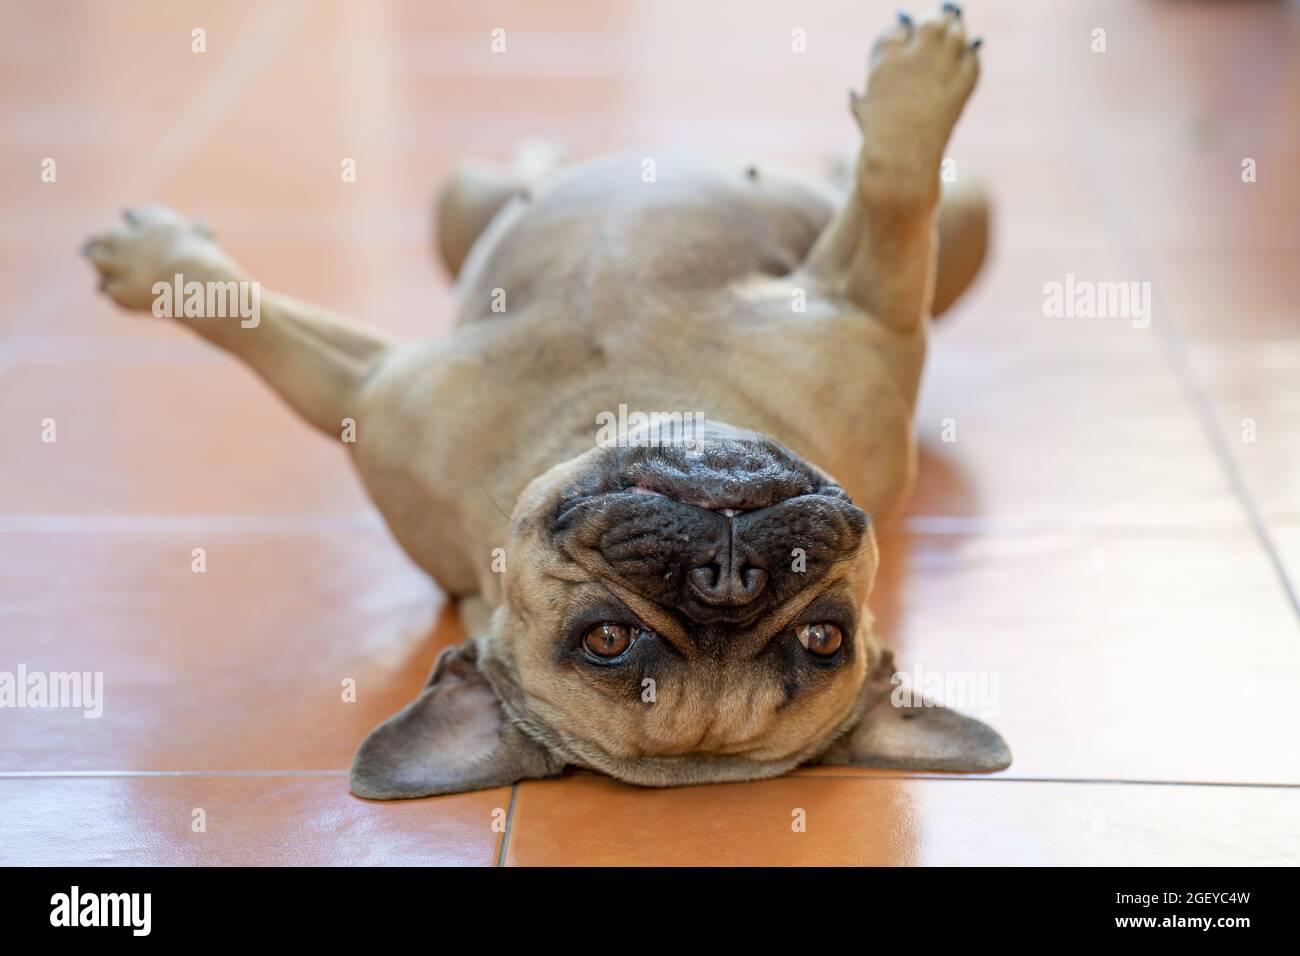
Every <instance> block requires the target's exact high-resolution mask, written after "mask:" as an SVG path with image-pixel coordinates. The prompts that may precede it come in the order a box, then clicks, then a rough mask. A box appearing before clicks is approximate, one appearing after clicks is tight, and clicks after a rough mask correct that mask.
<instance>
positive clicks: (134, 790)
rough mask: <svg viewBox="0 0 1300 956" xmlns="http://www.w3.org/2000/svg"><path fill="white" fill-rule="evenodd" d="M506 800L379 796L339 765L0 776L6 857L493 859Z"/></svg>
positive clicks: (363, 862)
mask: <svg viewBox="0 0 1300 956" xmlns="http://www.w3.org/2000/svg"><path fill="white" fill-rule="evenodd" d="M509 805H510V789H509V788H508V787H507V788H505V789H501V790H484V791H480V792H478V793H464V794H455V795H453V796H447V797H439V798H437V799H436V800H410V801H396V802H393V803H386V804H383V805H382V806H380V805H376V804H374V803H370V802H368V801H365V800H361V799H358V798H357V797H354V796H352V795H351V794H350V793H349V792H348V789H347V777H346V775H344V774H334V775H330V776H318V777H301V776H300V777H275V776H268V777H113V778H89V777H57V778H50V777H27V778H13V777H9V778H4V777H0V865H3V866H15V865H24V866H54V865H58V866H397V865H403V866H491V865H493V864H494V863H495V862H496V859H497V856H498V846H499V844H500V840H501V832H502V831H503V829H504V822H503V821H504V820H505V817H506V812H507V811H508V808H509ZM198 810H201V811H202V814H201V815H196V813H195V811H198ZM200 821H201V824H202V826H203V827H204V829H203V831H202V832H196V831H195V829H194V828H195V827H196V826H198V825H199V823H200Z"/></svg>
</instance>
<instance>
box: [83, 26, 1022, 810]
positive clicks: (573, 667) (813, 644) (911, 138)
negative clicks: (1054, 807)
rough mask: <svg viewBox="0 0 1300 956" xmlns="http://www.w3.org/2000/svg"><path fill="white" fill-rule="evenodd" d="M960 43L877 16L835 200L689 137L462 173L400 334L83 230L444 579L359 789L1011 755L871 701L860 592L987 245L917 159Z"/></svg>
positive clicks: (133, 303)
mask: <svg viewBox="0 0 1300 956" xmlns="http://www.w3.org/2000/svg"><path fill="white" fill-rule="evenodd" d="M978 48H979V41H978V40H976V41H974V42H972V41H970V40H969V39H968V37H967V33H966V28H965V23H964V20H963V17H962V15H961V11H960V9H958V8H957V7H956V6H954V5H951V4H947V5H945V6H944V7H943V8H942V9H941V10H940V11H939V12H938V13H936V14H935V15H933V16H931V17H929V18H926V19H924V20H921V21H913V20H912V19H911V18H910V17H909V16H907V15H906V14H900V15H899V18H898V21H897V22H896V23H894V24H893V25H892V26H891V27H890V28H889V29H888V30H887V31H886V32H885V33H884V34H883V35H882V36H881V37H880V38H879V39H878V41H877V42H876V44H875V46H874V49H873V51H872V54H871V57H870V66H869V70H868V77H867V82H866V89H865V92H864V93H863V94H861V95H859V94H857V93H851V94H850V107H851V112H852V114H853V116H854V117H855V118H856V120H857V122H858V125H859V126H860V128H861V130H862V133H863V141H862V145H861V148H860V151H859V154H858V157H857V162H856V166H855V168H854V169H853V172H852V176H851V182H850V183H849V184H848V189H847V195H843V194H841V193H839V192H837V191H836V190H835V189H834V188H832V187H831V186H830V185H829V184H823V183H819V182H816V181H814V180H813V179H811V178H807V177H803V176H800V175H796V174H794V173H791V172H787V171H783V170H781V169H778V168H777V167H776V166H774V165H772V164H769V163H760V162H752V161H736V160H728V159H712V158H706V157H701V156H696V155H691V154H671V155H661V156H657V157H653V158H650V159H645V158H638V157H614V158H608V159H600V160H596V161H592V162H586V163H583V164H580V165H576V166H569V167H563V166H560V165H559V164H557V163H553V162H552V163H548V162H537V161H528V162H520V163H517V164H516V165H515V166H514V167H510V168H506V167H495V166H491V165H488V164H484V163H470V164H466V165H465V166H464V167H463V168H462V170H461V171H460V172H459V173H458V175H457V176H456V177H455V178H454V179H453V181H452V182H451V183H450V184H448V186H447V187H446V188H445V189H444V190H443V191H442V193H441V196H440V199H439V202H438V205H437V220H438V226H439V243H440V250H441V253H442V257H443V259H444V261H445V263H446V265H447V267H448V269H449V270H450V271H451V272H452V274H453V275H455V276H456V277H457V283H458V291H459V307H458V315H457V318H456V330H455V332H454V334H452V335H451V336H450V337H447V338H444V339H442V340H438V341H434V342H432V343H428V344H423V345H410V346H408V345H398V344H396V343H394V342H391V341H389V339H388V338H387V337H385V336H384V335H383V334H381V333H380V332H378V331H376V330H375V329H372V328H367V327H365V326H363V325H361V324H358V323H356V322H354V321H351V320H349V319H346V318H343V317H341V316H337V315H333V314H330V313H328V312H326V311H324V310H322V309H319V308H315V307H312V306H309V305H305V304H303V303H301V302H297V301H294V300H293V299H290V298H288V297H285V296H282V295H278V294H275V293H274V292H270V291H266V292H263V291H261V287H260V285H259V284H256V283H255V282H254V281H253V280H252V279H250V277H249V276H248V275H247V274H246V273H245V272H244V271H243V270H242V269H241V268H240V267H239V266H238V265H237V264H236V263H235V261H234V260H233V259H231V258H230V257H229V256H228V255H227V254H226V253H225V252H224V251H223V250H222V249H221V247H220V246H218V245H217V243H216V242H215V240H214V238H213V236H212V235H211V233H210V232H209V231H208V230H207V229H206V227H204V226H202V225H199V224H195V223H191V222H189V221H187V220H186V219H184V218H183V217H181V216H180V215H178V214H177V213H175V212H172V211H171V210H169V209H166V208H163V207H160V206H147V207H143V208H139V209H134V210H129V211H127V212H126V213H125V215H124V221H123V222H122V223H120V224H118V225H117V226H116V227H114V228H112V229H109V230H107V231H105V232H103V233H101V234H98V235H95V236H93V237H92V238H91V239H90V240H89V241H88V242H87V244H86V247H85V250H84V251H85V254H86V255H87V256H88V257H89V259H90V261H91V262H92V263H93V265H94V267H95V268H96V269H97V270H98V272H99V273H100V276H101V288H102V290H103V292H104V293H105V294H106V295H108V296H109V297H110V298H111V299H112V300H113V301H115V302H116V303H118V304H119V305H120V306H123V307H124V308H127V309H132V310H140V311H151V312H154V313H155V314H158V313H169V314H170V317H172V318H174V319H175V320H176V321H178V322H180V323H181V324H182V325H185V326H187V327H189V328H190V329H191V330H193V331H194V332H197V333H198V334H199V335H201V336H203V337H204V338H206V339H208V340H209V341H210V342H212V343H214V344H215V345H217V346H220V347H221V348H223V349H225V350H227V351H228V352H230V353H232V354H233V355H235V356H237V357H238V358H240V359H242V360H243V361H244V362H246V363H247V364H248V365H250V366H251V367H252V368H253V369H254V370H255V371H256V372H258V373H259V374H261V375H262V376H263V377H264V378H265V379H266V381H267V382H269V383H270V384H271V385H272V386H273V387H274V388H275V389H276V390H277V391H278V392H279V393H280V395H282V396H283V397H284V399H285V400H286V401H287V402H288V403H289V404H290V405H291V406H292V407H293V408H294V409H296V410H297V411H298V412H299V413H300V414H301V415H302V416H303V417H304V418H305V419H306V420H307V421H308V422H310V423H311V424H312V425H315V426H316V427H317V428H318V429H320V430H321V431H323V432H324V433H326V434H327V435H330V436H332V437H334V438H335V439H338V438H339V437H340V435H343V434H344V433H349V432H350V437H349V438H348V439H347V441H346V448H347V449H348V451H349V453H350V454H351V456H352V459H353V461H354V463H355V466H356V468H357V469H358V472H359V474H360V476H361V478H362V480H363V482H364V484H365V487H366V489H367V490H368V492H369V493H370V495H371V496H372V497H373V499H374V501H375V503H376V505H377V507H378V509H379V511H380V512H381V513H382V515H383V517H384V519H385V521H386V522H387V524H388V527H389V528H390V529H391V531H392V533H393V535H394V536H395V538H396V539H397V541H398V542H399V543H400V544H401V546H402V547H403V548H404V549H405V550H406V551H407V552H408V553H409V554H410V556H411V557H412V558H413V559H414V561H415V562H416V563H417V564H418V565H419V566H420V567H422V568H424V569H425V570H426V571H427V572H428V573H429V574H430V575H432V577H433V578H434V579H435V580H436V581H437V583H438V584H439V585H440V586H441V587H442V588H444V589H445V590H446V591H447V592H448V593H449V594H451V595H453V596H455V597H456V598H457V599H458V600H459V609H460V613H461V617H462V620H463V621H464V622H465V625H466V633H467V634H469V635H470V637H469V638H467V639H466V640H465V641H464V642H463V643H462V644H460V645H458V646H456V647H453V648H450V649H448V650H447V651H445V652H444V653H443V654H442V655H441V657H440V658H439V660H438V662H437V664H436V666H435V668H434V671H433V675H432V676H431V678H430V679H429V682H428V685H427V686H426V688H425V689H424V691H423V692H422V693H421V694H420V696H419V697H418V698H417V699H416V700H415V701H413V702H412V703H411V704H409V705H408V706H407V707H406V708H405V709H404V710H402V711H401V712H400V713H398V714H397V715H396V716H394V717H392V718H391V719H389V720H388V721H386V722H385V723H383V724H381V725H380V726H379V727H377V728H376V729H375V730H374V731H372V732H371V733H370V735H369V736H368V737H367V738H366V739H365V740H364V741H363V742H362V743H361V746H360V748H359V749H358V751H357V753H356V757H355V760H354V762H353V766H352V776H351V783H352V789H353V791H354V792H355V793H357V794H359V795H360V796H363V797H370V798H377V799H393V798H406V797H421V796H426V795H431V794H441V793H450V792H456V791H465V790H474V789H479V788H486V787H495V786H501V785H506V784H513V783H515V782H517V781H520V780H523V779H528V778H539V777H546V776H551V775H555V774H557V773H559V772H560V771H561V770H562V769H564V768H565V767H566V766H577V767H581V768H587V769H592V770H596V771H601V772H604V773H607V774H610V775H612V776H614V777H616V778H618V779H620V780H623V781H627V782H629V783H633V784H641V785H650V786H664V785H678V784H695V783H708V782H714V781H734V780H752V779H758V778H764V777H771V776H774V775H777V774H781V773H784V772H786V771H788V770H790V769H791V768H794V767H797V766H799V765H801V764H809V763H822V764H851V765H856V766H864V767H884V768H901V769H907V770H932V771H966V772H971V771H993V770H998V769H1002V768H1004V767H1006V766H1007V765H1008V764H1009V763H1010V759H1011V757H1010V752H1009V750H1008V749H1007V746H1006V744H1005V743H1004V742H1003V741H1002V739H1001V738H1000V737H999V736H998V734H997V733H996V732H995V731H993V730H992V729H991V728H989V727H988V726H986V725H984V724H983V723H981V722H979V721H976V720H974V719H971V718H969V717H966V716H963V715H960V714H958V713H956V712H955V711H952V710H948V709H945V708H943V707H937V706H931V705H930V702H929V701H921V702H919V703H918V702H915V701H913V702H912V703H911V705H910V706H896V703H897V702H896V701H894V700H892V699H891V697H892V695H891V691H892V690H893V689H894V687H895V683H894V681H893V680H892V679H891V678H892V675H893V672H894V668H893V666H892V656H891V654H890V652H889V651H888V650H886V649H885V647H884V646H883V644H882V643H881V641H880V640H879V638H878V636H877V635H876V634H875V633H874V631H873V628H872V616H871V613H870V611H869V609H868V598H869V596H870V592H871V587H872V581H873V578H874V576H875V573H876V568H877V558H878V551H877V532H878V530H879V529H881V528H882V527H885V526H887V524H888V523H889V520H890V518H891V516H893V515H895V514H896V513H897V512H898V511H899V509H900V507H901V505H902V504H903V502H904V500H905V498H906V496H907V493H908V491H909V488H910V486H911V483H912V479H913V475H914V472H915V468H916V464H915V463H916V450H915V444H914V437H913V425H912V415H913V409H914V405H915V400H916V393H917V387H918V383H919V379H920V375H921V368H922V363H923V360H924V355H925V350H926V335H927V327H928V324H929V321H930V317H931V315H934V314H938V313H939V312H942V311H943V310H944V309H946V308H947V307H948V306H949V305H950V304H951V302H952V301H953V299H954V298H955V297H956V296H957V295H958V294H960V292H961V291H962V290H963V289H964V288H965V287H966V286H967V285H968V284H969V282H970V281H971V279H972V278H973V277H974V275H975V273H976V271H977V270H978V268H979V266H980V263H981V261H982V259H983V255H984V248H985V236H986V232H987V206H986V204H985V202H984V199H983V197H982V195H980V194H979V193H978V192H977V191H974V190H971V189H963V190H955V191H950V192H949V194H948V195H947V196H946V197H945V196H944V195H943V187H942V186H941V183H940V175H939V172H940V164H941V162H942V159H943V154H944V149H945V146H946V144H947V142H948V138H949V135H950V133H951V131H952V128H953V125H954V124H955V123H956V121H957V118H958V115H959V114H960V113H961V110H962V107H963V105H964V104H965V102H966V100H967V98H968V97H969V95H970V93H971V91H972V89H973V88H974V86H975V81H976V76H977V74H978V71H979V54H978ZM534 159H535V157H534ZM249 289H252V290H253V292H254V293H255V294H254V295H252V296H250V295H248V294H247V292H248V290H249ZM173 292H174V294H173ZM191 293H193V294H191ZM182 299H183V300H184V301H182ZM164 300H165V302H164ZM160 302H163V303H164V307H162V308H160V306H159V303H160ZM214 302H215V303H216V306H215V307H214V305H213V303H214ZM236 302H237V303H240V304H241V305H242V306H245V307H241V308H239V309H229V308H222V304H223V303H225V304H226V305H229V304H230V303H236ZM250 304H251V305H254V306H255V308H254V309H251V310H250V309H249V308H247V307H246V306H248V305H250ZM254 312H255V313H256V316H255V319H256V320H255V321H254V320H253V318H251V317H250V316H251V315H252V313H254ZM629 410H631V411H629Z"/></svg>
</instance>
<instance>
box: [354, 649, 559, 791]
mask: <svg viewBox="0 0 1300 956" xmlns="http://www.w3.org/2000/svg"><path fill="white" fill-rule="evenodd" d="M562 768H563V761H560V760H558V759H556V758H554V757H552V756H551V755H550V754H549V753H548V752H547V751H546V750H545V749H543V748H542V747H541V746H539V745H538V744H536V743H534V742H533V741H532V740H530V739H529V738H527V737H525V736H524V735H523V734H522V733H520V732H519V730H518V729H516V727H515V726H514V725H513V724H512V723H510V721H509V720H507V719H506V716H505V713H504V712H503V711H502V709H501V703H500V701H498V700H497V695H496V691H494V690H493V689H492V686H491V685H490V684H489V683H488V682H487V680H486V679H485V678H484V677H483V675H482V674H481V673H480V672H479V669H478V652H477V650H476V648H475V646H474V642H473V640H467V641H464V642H463V643H461V644H458V645H457V646H455V647H452V648H448V649H447V650H445V651H443V653H442V656H441V657H439V658H438V663H437V664H436V665H435V666H434V668H433V676H432V677H430V678H429V684H428V686H427V687H425V689H424V691H423V692H422V693H421V694H420V696H419V697H417V698H416V699H415V700H414V701H412V702H411V703H409V704H407V705H406V707H404V708H403V709H402V710H401V712H399V713H398V714H396V715H395V716H393V717H390V718H389V719H388V720H386V721H384V722H383V723H382V724H380V725H379V726H378V727H376V728H375V729H374V730H372V731H371V732H370V735H369V736H368V737H366V739H365V740H363V741H362V742H361V746H360V747H359V748H358V749H357V754H356V756H355V757H354V758H353V759H352V792H353V793H355V794H356V795H357V796H359V797H368V798H370V799H371V800H401V799H407V798H411V797H428V796H432V795H434V794H438V793H459V792H461V791H463V790H484V789H487V788H489V787H500V786H505V785H508V784H512V783H516V782H518V781H520V780H524V779H528V778H534V777H549V776H551V775H553V774H555V773H558V772H559V771H560V770H561V769H562Z"/></svg>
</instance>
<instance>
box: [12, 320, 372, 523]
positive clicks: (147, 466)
mask: <svg viewBox="0 0 1300 956" xmlns="http://www.w3.org/2000/svg"><path fill="white" fill-rule="evenodd" d="M117 318H119V319H120V320H121V321H127V322H129V321H133V319H130V318H126V317H121V316H119V317H117ZM144 321H148V319H147V318H146V319H145V320H144ZM175 334H176V335H178V336H180V335H182V331H181V330H175ZM201 344H202V343H196V345H201ZM193 357H194V361H192V362H173V363H169V364H158V363H153V364H130V363H114V364H107V363H97V362H92V361H85V360H78V359H75V358H74V359H72V360H69V361H67V362H58V361H51V362H42V363H39V364H34V363H24V364H17V365H13V366H11V367H9V368H8V369H7V370H5V371H4V373H3V374H2V375H0V410H2V411H0V447H3V448H4V449H5V455H6V462H5V468H4V470H3V472H0V513H10V514H44V513H51V514H117V515H130V514H136V515H152V514H178V513H192V514H207V515H210V514H242V515H249V514H277V513H278V514H329V515H354V514H358V513H361V512H368V511H369V510H370V506H369V505H368V503H367V501H366V498H365V495H364V492H363V491H362V489H361V483H360V481H359V479H358V478H357V477H356V475H355V474H354V473H353V470H352V465H351V462H350V461H348V458H347V453H346V452H345V451H344V449H343V444H342V442H341V441H340V442H338V443H335V442H331V441H330V440H329V439H328V438H326V437H324V436H323V435H320V434H319V433H317V432H315V431H313V430H312V429H311V428H310V426H308V425H306V424H305V423H303V422H302V421H301V420H299V419H298V417H297V416H296V415H295V414H294V413H293V412H292V411H291V410H290V409H289V408H288V406H287V405H285V404H284V402H283V401H281V400H280V398H279V396H277V395H275V394H274V393H273V392H272V391H271V390H270V387H269V386H267V385H264V384H263V383H262V382H261V381H260V380H258V379H257V378H255V377H254V375H253V374H252V373H251V372H250V371H248V370H247V369H245V368H241V367H240V366H239V365H238V364H237V363H236V362H234V361H233V360H229V359H227V360H225V361H214V359H217V358H219V356H218V355H217V354H216V352H215V350H212V349H199V348H196V349H195V351H194V353H193ZM51 419H52V420H53V423H54V425H53V427H54V429H55V430H54V433H53V434H54V438H55V439H56V440H55V441H53V442H50V441H46V440H44V438H45V437H47V436H48V434H49V433H48V431H47V427H46V425H44V424H43V423H44V422H46V421H47V420H51Z"/></svg>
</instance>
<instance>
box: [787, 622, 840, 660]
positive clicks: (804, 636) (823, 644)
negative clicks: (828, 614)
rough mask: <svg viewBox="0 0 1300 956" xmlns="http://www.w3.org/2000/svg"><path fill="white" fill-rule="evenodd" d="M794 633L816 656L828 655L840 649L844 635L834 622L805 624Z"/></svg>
mask: <svg viewBox="0 0 1300 956" xmlns="http://www.w3.org/2000/svg"><path fill="white" fill-rule="evenodd" d="M795 635H796V636H797V637H798V638H799V643H800V644H802V645H803V646H804V647H805V648H807V650H808V652H809V653H810V654H816V655H817V656H818V657H830V656H831V655H832V654H834V653H835V652H836V651H838V650H839V649H840V643H841V642H842V641H843V640H844V635H843V634H841V633H840V629H839V628H838V627H836V626H835V625H834V624H805V625H804V626H803V627H801V628H799V629H798V630H796V631H795Z"/></svg>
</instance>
